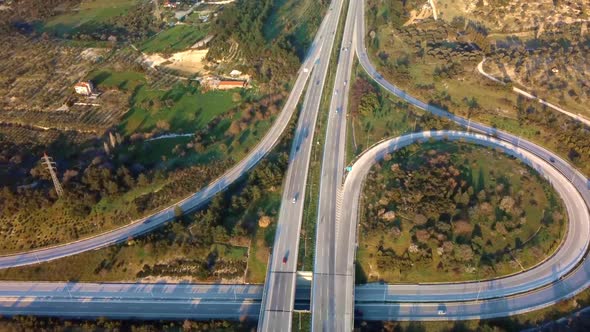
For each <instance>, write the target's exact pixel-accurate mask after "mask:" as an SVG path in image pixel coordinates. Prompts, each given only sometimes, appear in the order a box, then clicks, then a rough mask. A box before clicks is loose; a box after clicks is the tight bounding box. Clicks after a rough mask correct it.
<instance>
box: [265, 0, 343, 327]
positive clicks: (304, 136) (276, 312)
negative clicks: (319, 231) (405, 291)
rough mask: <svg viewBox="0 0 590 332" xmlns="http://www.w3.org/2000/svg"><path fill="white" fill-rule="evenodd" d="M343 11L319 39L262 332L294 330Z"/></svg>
mask: <svg viewBox="0 0 590 332" xmlns="http://www.w3.org/2000/svg"><path fill="white" fill-rule="evenodd" d="M341 11H342V0H334V1H333V2H332V4H331V5H330V8H329V9H328V13H327V15H326V18H325V19H324V24H323V25H322V26H321V27H320V30H319V32H318V36H317V37H316V41H317V43H318V47H319V49H320V52H319V54H318V55H317V60H316V61H315V62H314V63H315V65H314V68H313V72H312V79H311V80H310V82H309V84H308V87H307V90H306V94H305V98H304V101H303V109H302V111H301V114H300V116H299V120H298V125H297V130H296V134H295V139H294V141H293V145H292V148H291V153H290V158H289V166H288V169H287V175H286V177H285V183H284V186H283V196H282V202H281V208H280V211H279V220H278V223H277V231H276V235H275V241H274V245H273V253H272V258H271V261H270V266H269V267H268V268H269V270H270V271H269V273H267V284H266V291H265V299H264V301H263V304H264V308H263V310H262V311H261V318H260V321H259V329H260V330H262V331H290V330H291V317H292V314H293V298H294V295H295V279H296V272H297V256H298V253H299V233H300V230H301V222H302V217H303V202H304V200H305V186H306V183H307V174H308V169H309V162H310V157H311V149H312V143H313V136H314V132H315V127H316V121H317V116H318V111H319V106H320V102H321V97H322V92H323V87H324V82H325V80H326V76H327V72H328V65H329V62H330V55H331V53H332V47H333V44H334V37H335V34H336V29H337V28H338V21H339V19H340V12H341Z"/></svg>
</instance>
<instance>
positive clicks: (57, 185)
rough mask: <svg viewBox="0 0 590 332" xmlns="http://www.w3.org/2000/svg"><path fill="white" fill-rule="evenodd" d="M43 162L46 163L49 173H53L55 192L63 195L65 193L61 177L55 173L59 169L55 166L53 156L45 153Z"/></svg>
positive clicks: (59, 195)
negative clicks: (60, 180)
mask: <svg viewBox="0 0 590 332" xmlns="http://www.w3.org/2000/svg"><path fill="white" fill-rule="evenodd" d="M43 163H44V164H45V166H47V169H48V170H49V174H51V180H53V186H54V187H55V192H56V193H57V196H58V197H61V196H62V195H63V194H64V190H63V189H62V187H61V184H60V183H59V179H58V178H57V175H56V174H55V171H56V170H57V167H55V162H54V161H53V160H52V158H51V157H49V156H47V154H46V153H43Z"/></svg>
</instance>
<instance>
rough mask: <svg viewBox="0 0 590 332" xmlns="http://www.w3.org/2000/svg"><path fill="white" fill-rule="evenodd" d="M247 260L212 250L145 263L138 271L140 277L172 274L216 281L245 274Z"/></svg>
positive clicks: (172, 275)
mask: <svg viewBox="0 0 590 332" xmlns="http://www.w3.org/2000/svg"><path fill="white" fill-rule="evenodd" d="M246 265H247V263H246V261H245V260H243V259H242V260H235V259H225V258H220V257H218V254H217V252H215V251H212V252H210V253H209V255H207V257H205V258H203V259H200V258H193V259H184V258H180V259H176V260H173V261H171V262H166V263H162V264H154V265H153V266H151V265H148V264H146V265H144V266H143V269H142V270H141V271H139V272H138V273H137V277H138V278H143V277H147V276H171V277H184V276H195V277H197V278H198V279H199V280H200V281H216V280H220V279H222V278H223V279H231V278H237V277H240V276H242V275H244V271H245V270H246Z"/></svg>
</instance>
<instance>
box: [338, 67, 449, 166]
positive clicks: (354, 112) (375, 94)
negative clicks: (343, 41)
mask: <svg viewBox="0 0 590 332" xmlns="http://www.w3.org/2000/svg"><path fill="white" fill-rule="evenodd" d="M351 84H352V85H351V89H350V96H349V111H348V121H347V122H348V124H347V126H348V129H347V136H348V137H347V160H348V161H349V162H351V161H352V160H353V159H354V158H355V157H356V156H357V155H359V154H360V153H362V152H363V151H365V150H366V149H368V148H369V147H370V146H372V145H373V144H375V143H377V142H379V141H381V140H382V139H385V138H391V137H397V136H401V135H405V134H409V133H412V132H419V131H424V130H442V129H457V128H458V127H457V126H456V125H455V124H453V123H451V122H450V121H448V120H446V119H441V118H438V117H435V116H433V115H432V114H430V113H428V112H425V111H423V110H421V109H418V108H416V107H414V106H412V105H410V104H408V103H407V102H405V101H403V100H401V99H399V98H397V97H396V96H393V95H392V94H390V93H389V92H387V91H386V90H384V89H383V88H382V87H381V86H379V85H378V84H376V83H375V82H373V81H372V80H371V79H370V78H369V77H368V76H367V74H366V72H365V71H364V69H363V68H362V67H361V66H360V65H359V64H358V63H357V64H356V66H355V67H354V68H353V72H352V78H351Z"/></svg>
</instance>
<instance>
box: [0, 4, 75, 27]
mask: <svg viewBox="0 0 590 332" xmlns="http://www.w3.org/2000/svg"><path fill="white" fill-rule="evenodd" d="M80 2H81V0H20V1H13V2H12V4H10V6H8V9H5V10H0V31H2V30H5V31H6V30H9V29H10V28H11V26H12V25H15V26H17V27H21V26H22V22H31V21H36V20H44V19H46V18H48V17H51V16H53V15H55V14H56V13H57V10H58V9H59V8H71V7H73V6H75V5H78V4H80Z"/></svg>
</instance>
